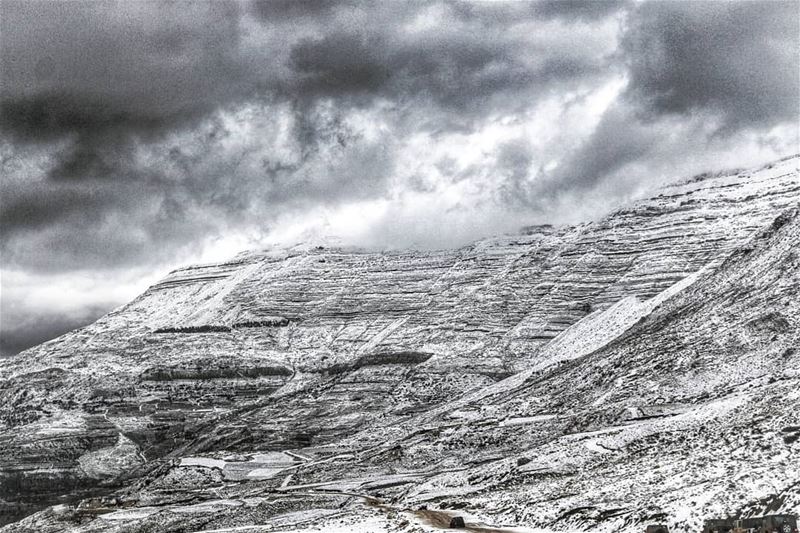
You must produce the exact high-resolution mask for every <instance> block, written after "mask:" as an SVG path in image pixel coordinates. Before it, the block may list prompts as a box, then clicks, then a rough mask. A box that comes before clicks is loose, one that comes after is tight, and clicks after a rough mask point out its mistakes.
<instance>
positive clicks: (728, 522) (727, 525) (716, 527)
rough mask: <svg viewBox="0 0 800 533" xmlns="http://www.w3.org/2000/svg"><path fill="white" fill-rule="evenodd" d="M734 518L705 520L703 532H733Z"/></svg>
mask: <svg viewBox="0 0 800 533" xmlns="http://www.w3.org/2000/svg"><path fill="white" fill-rule="evenodd" d="M733 525H734V524H733V519H727V518H712V519H711V520H706V521H705V522H703V533H731V531H733Z"/></svg>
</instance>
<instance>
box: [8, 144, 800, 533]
mask: <svg viewBox="0 0 800 533" xmlns="http://www.w3.org/2000/svg"><path fill="white" fill-rule="evenodd" d="M798 161H800V159H799V158H793V159H788V160H785V161H782V162H778V163H776V164H774V165H772V166H771V167H768V168H763V169H759V170H755V171H749V172H743V173H738V174H736V175H731V176H718V177H712V178H708V179H704V180H695V181H689V182H686V183H683V184H679V185H676V186H672V187H667V188H665V189H663V190H662V192H661V194H660V195H658V196H655V197H653V198H651V199H648V200H644V201H641V202H638V203H636V204H633V205H631V206H627V207H625V208H622V209H620V210H618V211H616V212H614V213H612V214H611V215H609V216H608V217H606V218H605V219H603V220H601V221H598V222H595V223H591V224H585V225H581V226H578V227H574V228H539V229H538V230H536V231H531V232H529V234H527V235H520V236H507V237H500V238H496V239H489V240H486V241H482V242H480V243H477V244H475V245H474V246H471V247H467V248H464V249H461V250H455V251H452V250H451V251H441V252H392V253H387V254H380V253H372V252H354V251H347V250H338V249H322V250H320V249H317V248H306V249H293V250H284V251H271V252H263V253H262V252H257V253H250V254H243V255H241V256H238V257H237V258H235V259H234V260H232V261H229V262H227V263H224V264H214V265H203V266H198V267H193V268H187V269H182V270H180V271H176V272H175V273H173V274H171V275H170V276H169V277H168V278H167V279H165V280H163V281H162V282H161V283H159V284H157V285H156V286H154V287H152V288H151V289H149V290H148V291H147V292H146V293H145V294H143V295H142V296H141V297H139V298H137V299H136V300H135V301H134V302H132V303H131V304H130V305H128V306H125V307H123V308H121V309H119V310H117V311H115V312H113V313H111V314H110V315H108V316H107V317H104V318H103V319H101V320H100V321H98V322H97V323H96V324H94V325H92V326H89V327H87V328H84V329H82V330H79V331H77V332H74V333H71V334H68V335H67V336H65V337H62V338H60V339H57V340H55V341H52V342H49V343H46V344H44V345H42V346H41V347H38V348H35V349H33V350H30V351H28V352H26V353H24V354H22V355H21V356H20V357H19V358H17V359H14V360H9V361H3V362H2V363H0V491H2V492H0V513H2V511H3V509H10V510H11V512H14V513H18V512H20V511H22V512H32V511H34V510H36V509H37V508H41V507H45V506H47V505H50V504H53V503H61V502H64V503H63V504H62V505H60V506H56V507H50V508H48V509H45V510H43V511H41V512H39V513H36V514H33V515H31V516H29V517H27V518H25V519H24V520H22V521H21V522H19V523H17V524H13V525H10V526H8V527H7V531H9V532H18V531H43V532H48V531H51V532H56V531H58V532H60V531H75V532H99V531H114V532H119V533H122V532H132V531H209V530H219V531H397V532H400V531H404V532H408V533H410V532H412V531H427V530H434V529H432V528H435V526H434V525H432V524H431V523H430V520H428V521H426V518H425V517H426V516H427V517H429V518H430V517H434V518H436V517H439V518H441V517H444V516H450V515H459V516H464V517H466V518H467V519H468V520H467V522H468V524H471V525H472V527H473V530H474V531H480V530H482V529H481V528H484V529H483V530H492V529H491V528H496V530H502V531H511V530H513V528H517V529H518V530H520V531H540V530H541V531H598V532H609V533H610V532H617V531H620V532H628V531H630V532H633V531H641V530H643V528H644V526H645V525H647V524H648V523H654V522H665V523H668V524H669V525H670V526H671V528H672V530H674V531H696V530H698V529H699V526H700V524H701V522H702V520H703V519H704V518H710V517H722V516H726V515H747V514H754V513H755V514H758V513H763V512H766V511H767V510H770V511H783V512H798V511H800V460H799V459H800V449H798V446H800V444H799V442H800V418H799V416H800V415H798V413H800V373H798V368H800V360H799V359H798V357H800V356H799V355H798V353H800V352H798V348H800V339H798V331H799V329H798V325H800V324H799V323H798V320H800V307H798V306H800V304H798V302H800V279H799V278H798V271H799V270H800V256H798V253H797V250H798V249H800V222H799V221H798V215H797V213H796V211H794V210H793V208H795V207H796V206H797V205H798V202H800V178H798V169H797V167H798ZM781 213H783V215H781ZM779 215H780V216H779ZM180 328H190V329H189V330H186V329H183V330H181V329H180ZM191 328H194V329H191ZM203 328H206V329H203ZM63 495H67V496H69V497H70V498H72V499H74V500H77V499H83V503H81V504H80V506H78V507H75V501H72V500H71V499H67V500H66V501H64V500H60V499H59V498H60V497H61V496H63ZM4 506H5V507H4ZM423 507H424V508H423ZM0 516H2V515H0ZM520 528H521V529H520ZM525 528H528V529H525ZM530 528H533V529H530ZM536 528H542V529H536Z"/></svg>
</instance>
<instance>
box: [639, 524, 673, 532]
mask: <svg viewBox="0 0 800 533" xmlns="http://www.w3.org/2000/svg"><path fill="white" fill-rule="evenodd" d="M644 533H669V528H668V527H667V526H666V525H664V524H655V525H652V526H647V529H645V530H644Z"/></svg>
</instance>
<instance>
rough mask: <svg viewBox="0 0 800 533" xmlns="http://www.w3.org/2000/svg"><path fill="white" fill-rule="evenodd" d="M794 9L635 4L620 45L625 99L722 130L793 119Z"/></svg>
mask: <svg viewBox="0 0 800 533" xmlns="http://www.w3.org/2000/svg"><path fill="white" fill-rule="evenodd" d="M798 28H800V4H798V3H797V2H796V1H793V0H792V1H770V2H715V1H698V2H667V1H655V2H646V3H643V4H641V6H640V7H638V8H637V9H636V10H635V11H634V12H633V13H632V15H631V17H630V30H629V31H628V33H627V34H626V38H625V39H624V41H623V49H624V53H625V55H626V57H627V60H628V63H629V65H630V85H629V88H628V96H629V97H630V98H631V99H634V100H637V101H639V102H641V104H642V106H643V108H644V109H645V111H646V112H647V113H649V114H651V115H661V114H686V113H691V112H694V111H705V112H709V113H712V114H715V115H717V116H718V117H719V119H720V120H721V124H720V126H721V127H722V128H723V129H725V130H727V131H735V130H736V129H737V128H740V127H748V126H752V127H758V126H770V125H772V124H775V123H776V122H781V121H793V120H794V121H796V120H797V118H798V97H799V95H800V71H798V65H800V43H799V42H798Z"/></svg>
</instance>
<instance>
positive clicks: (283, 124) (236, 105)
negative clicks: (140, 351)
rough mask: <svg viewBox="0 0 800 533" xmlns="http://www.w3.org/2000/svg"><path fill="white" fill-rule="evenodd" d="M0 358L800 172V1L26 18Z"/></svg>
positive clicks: (297, 7) (199, 7)
mask: <svg viewBox="0 0 800 533" xmlns="http://www.w3.org/2000/svg"><path fill="white" fill-rule="evenodd" d="M0 5H1V6H2V12H1V13H0V39H2V41H1V43H0V44H1V45H2V46H1V49H0V53H1V54H2V73H1V74H2V75H0V158H2V159H1V160H0V161H1V163H2V189H1V190H0V195H1V197H2V214H1V217H0V231H1V232H2V233H1V237H0V253H1V254H2V255H1V258H2V259H1V261H0V267H1V268H2V274H1V275H2V278H1V279H2V295H1V298H0V303H1V304H2V307H1V308H0V319H1V321H0V329H1V332H0V333H1V336H0V339H2V342H1V343H0V345H1V346H0V347H1V348H2V353H3V354H6V355H9V354H13V353H15V352H17V351H19V350H20V349H23V348H25V347H28V346H31V345H33V344H37V343H39V342H42V341H44V340H46V339H48V338H51V337H53V336H55V335H58V334H61V333H63V332H65V331H67V330H69V329H71V328H74V327H77V326H79V325H82V324H85V323H87V322H89V321H91V320H94V319H95V318H96V317H98V316H100V315H101V314H103V313H105V312H106V311H108V310H109V309H111V308H113V307H115V306H117V305H119V304H121V303H124V302H126V301H128V300H130V299H131V298H132V297H134V296H135V295H136V294H137V293H139V292H141V291H142V290H143V289H144V288H145V287H146V286H147V285H148V284H149V283H152V282H153V281H155V280H156V279H158V278H159V277H162V276H163V275H164V274H166V273H167V272H168V271H169V270H171V269H173V268H175V267H178V266H181V265H184V264H187V263H191V262H196V261H207V260H214V259H223V258H225V257H227V256H230V255H233V254H234V253H236V252H237V251H239V250H241V249H247V248H255V247H265V246H268V245H272V244H275V243H278V244H292V243H294V242H298V241H304V240H305V241H308V240H312V241H317V240H324V239H327V238H338V239H339V240H340V241H341V242H342V243H345V244H355V245H361V246H367V247H373V248H374V247H377V248H382V247H410V246H413V247H420V248H432V247H451V246H457V245H461V244H464V243H466V242H469V241H471V240H474V239H476V238H479V237H483V236H487V235H490V234H496V233H501V232H508V231H513V230H515V229H516V228H518V227H520V226H523V225H527V224H533V223H571V222H576V221H581V220H586V219H590V218H592V217H596V216H599V215H601V214H602V213H604V212H605V211H608V210H610V209H612V208H614V207H615V206H617V205H618V204H619V203H620V202H622V201H625V200H626V199H630V198H632V197H635V196H638V195H641V194H644V193H646V192H647V191H650V190H652V189H653V188H654V187H657V186H658V185H659V184H662V183H664V182H666V181H668V180H671V179H676V178H681V177H684V176H687V175H692V174H696V173H698V172H702V171H707V170H719V169H724V168H731V167H742V166H748V165H753V164H760V163H762V162H765V161H767V160H773V159H777V158H779V157H782V156H785V155H788V154H791V153H796V152H798V151H799V149H798V142H799V135H800V134H799V133H798V120H799V118H800V117H799V116H798V105H800V104H799V103H798V102H800V95H799V94H798V76H800V74H799V73H798V66H799V65H800V59H799V57H798V47H799V44H798V27H800V21H799V20H798V9H799V8H798V6H800V3H798V2H796V1H794V2H777V1H761V2H734V3H724V2H713V3H702V2H691V3H690V2H678V1H669V2H624V1H623V2H616V1H598V2H576V1H560V2H553V1H541V2H535V3H526V2H510V3H502V2H480V3H467V2H447V1H431V2H399V1H398V2H395V1H391V2H389V1H383V2H376V3H372V2H328V1H315V2H303V1H299V0H285V1H284V0H276V1H271V2H263V3H245V2H233V3H227V2H222V1H214V2H208V3H203V2H193V3H188V2H149V1H137V2H129V1H120V2H110V1H109V2H86V3H83V2H44V1H42V2H29V1H24V2H11V1H6V0H2V4H0Z"/></svg>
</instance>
